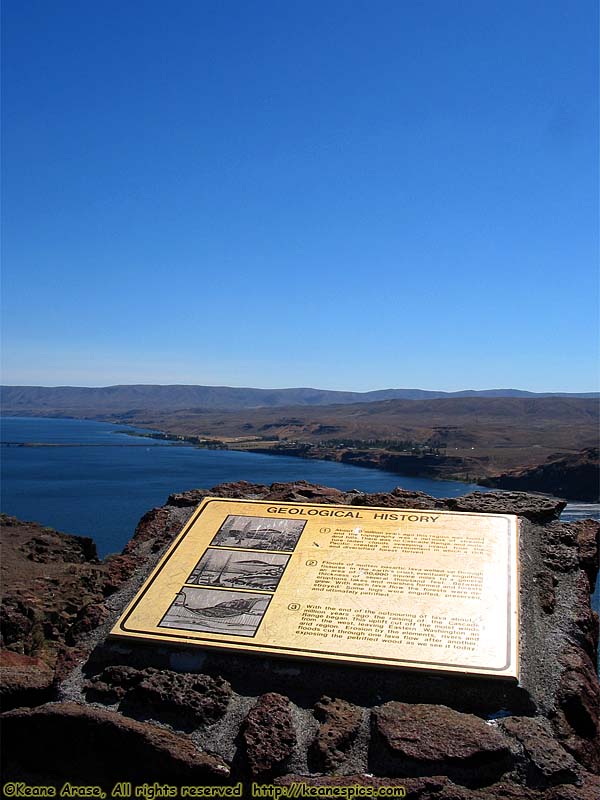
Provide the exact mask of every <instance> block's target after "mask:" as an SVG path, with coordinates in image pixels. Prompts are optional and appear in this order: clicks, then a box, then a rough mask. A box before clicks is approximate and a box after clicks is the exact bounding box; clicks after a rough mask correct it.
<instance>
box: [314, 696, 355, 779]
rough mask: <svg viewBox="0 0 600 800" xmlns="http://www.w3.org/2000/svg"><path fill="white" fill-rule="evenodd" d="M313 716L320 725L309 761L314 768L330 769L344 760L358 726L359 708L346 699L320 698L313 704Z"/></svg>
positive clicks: (329, 770)
mask: <svg viewBox="0 0 600 800" xmlns="http://www.w3.org/2000/svg"><path fill="white" fill-rule="evenodd" d="M315 717H316V718H317V719H318V720H319V721H320V722H321V725H320V726H319V731H318V733H317V737H316V739H315V740H314V742H313V743H312V745H311V748H310V751H309V760H310V761H312V764H313V766H314V768H315V769H316V770H319V771H325V772H331V771H333V770H335V769H337V768H338V767H339V766H340V765H341V764H343V763H344V761H345V760H346V757H347V754H348V750H349V749H350V747H351V746H352V743H353V742H354V740H355V739H356V736H357V734H358V731H359V728H360V724H361V721H362V717H363V714H362V710H361V709H360V708H357V707H356V706H354V705H352V704H351V703H348V702H346V701H345V700H339V699H336V700H333V699H332V698H330V697H323V698H322V699H321V700H320V702H319V703H317V704H316V705H315Z"/></svg>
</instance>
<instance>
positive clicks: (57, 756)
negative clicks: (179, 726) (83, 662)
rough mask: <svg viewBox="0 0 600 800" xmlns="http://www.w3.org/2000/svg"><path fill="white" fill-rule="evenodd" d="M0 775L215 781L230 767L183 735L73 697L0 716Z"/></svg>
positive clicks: (100, 781) (84, 780)
mask: <svg viewBox="0 0 600 800" xmlns="http://www.w3.org/2000/svg"><path fill="white" fill-rule="evenodd" d="M2 728H3V732H4V736H3V740H4V745H3V746H4V758H5V764H4V780H5V781H9V780H19V779H23V778H22V776H24V775H25V776H27V777H29V778H30V779H31V776H35V781H36V782H40V781H43V782H46V783H49V784H51V785H52V784H54V785H55V784H56V783H57V782H58V783H59V784H61V783H62V782H63V781H65V780H68V781H70V782H72V783H80V784H84V785H86V786H88V785H99V786H103V787H105V788H109V790H110V789H111V788H112V786H113V785H114V783H116V782H117V781H131V782H134V783H137V784H142V783H148V782H152V781H154V780H156V781H161V782H165V783H172V784H175V785H177V786H179V785H181V784H194V783H195V784H199V785H204V783H209V784H219V783H223V782H224V781H225V780H226V779H227V778H228V777H229V768H228V767H227V765H226V764H225V763H224V762H223V761H222V760H221V759H220V758H218V757H216V756H213V755H210V754H208V753H203V752H200V751H199V750H198V748H197V747H196V746H195V744H194V743H193V742H192V740H191V739H190V738H189V737H187V736H185V735H181V734H179V735H176V734H174V733H171V732H170V731H168V730H165V729H164V728H159V727H157V726H156V725H152V724H150V723H141V722H137V721H136V720H132V719H128V718H127V717H123V716H121V715H120V714H117V713H115V712H114V711H104V710H102V709H98V708H93V707H91V706H80V705H77V704H75V703H52V704H49V705H45V706H40V707H39V708H35V709H16V710H15V711H9V712H8V713H6V714H4V715H3V717H2Z"/></svg>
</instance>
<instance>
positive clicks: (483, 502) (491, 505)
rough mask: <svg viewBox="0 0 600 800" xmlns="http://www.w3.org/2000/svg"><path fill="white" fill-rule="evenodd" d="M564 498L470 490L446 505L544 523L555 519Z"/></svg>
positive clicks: (452, 509) (457, 509)
mask: <svg viewBox="0 0 600 800" xmlns="http://www.w3.org/2000/svg"><path fill="white" fill-rule="evenodd" d="M566 505H567V503H566V501H565V500H558V499H557V498H556V497H544V496H543V495H532V494H526V493H525V492H472V493H471V494H466V495H464V497H451V498H449V499H447V500H446V507H447V508H449V509H450V510H451V511H469V512H476V513H479V514H519V515H520V516H522V517H524V518H525V519H528V520H530V521H531V522H537V523H544V522H551V521H552V520H557V519H558V518H559V517H560V514H561V512H562V510H563V509H564V507H565V506H566Z"/></svg>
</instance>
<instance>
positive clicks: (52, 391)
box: [0, 384, 600, 416]
mask: <svg viewBox="0 0 600 800" xmlns="http://www.w3.org/2000/svg"><path fill="white" fill-rule="evenodd" d="M599 396H600V395H599V394H598V393H594V392H588V393H584V394H569V393H560V392H548V393H536V392H526V391H521V390H519V389H487V390H484V391H474V390H465V391H460V392H438V391H427V390H424V389H379V390H377V391H373V392H341V391H340V392H338V391H331V390H327V389H310V388H297V389H253V388H235V387H230V386H186V385H172V386H160V385H147V384H135V385H120V386H103V387H82V386H52V387H49V386H2V387H0V404H1V407H2V413H3V414H5V415H6V416H18V415H23V416H33V415H38V416H96V415H98V414H101V415H104V414H123V413H127V412H136V413H137V412H139V411H146V410H153V411H163V412H166V411H181V410H184V409H185V410H189V411H196V412H199V411H203V410H206V411H240V410H243V409H252V408H282V407H286V406H329V405H342V404H343V405H346V404H353V403H372V402H377V401H383V400H436V399H442V398H463V397H464V398H466V397H488V398H493V397H497V398H502V397H513V398H514V397H530V398H536V397H573V398H597V397H599Z"/></svg>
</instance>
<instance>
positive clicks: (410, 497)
mask: <svg viewBox="0 0 600 800" xmlns="http://www.w3.org/2000/svg"><path fill="white" fill-rule="evenodd" d="M350 503H351V505H354V506H376V507H377V506H378V507H380V508H427V509H431V508H445V507H446V506H445V501H444V500H438V499H437V498H433V497H430V496H429V495H428V494H424V493H423V492H411V491H408V490H407V489H401V488H400V487H399V486H398V487H397V488H396V489H394V490H393V491H391V492H375V493H373V494H363V493H362V492H361V493H360V494H357V495H356V496H355V497H353V498H352V499H351V500H350Z"/></svg>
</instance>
